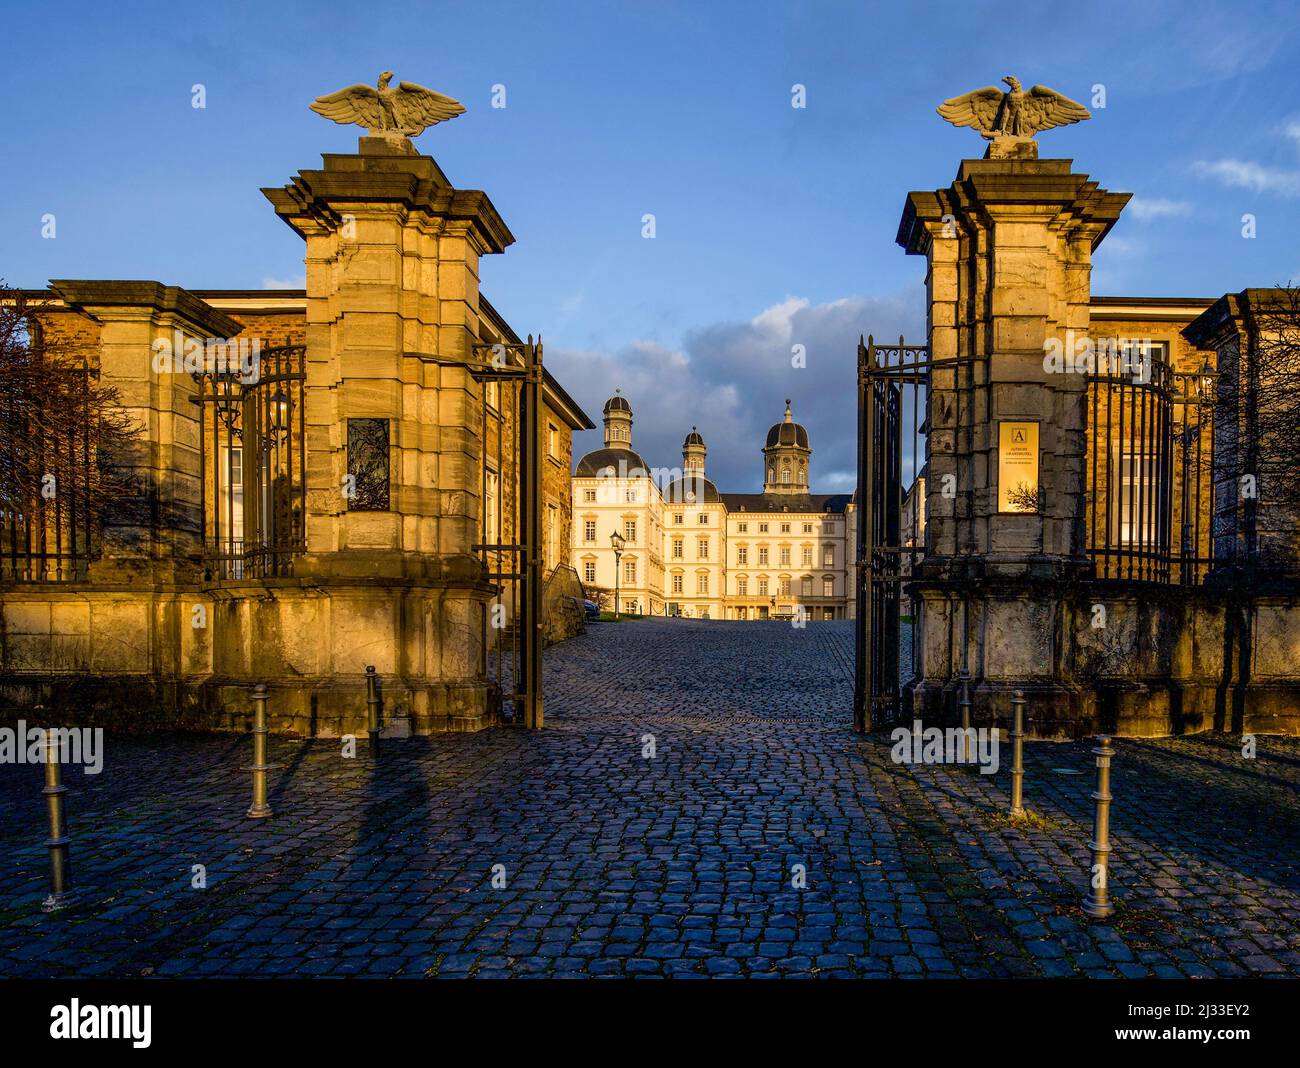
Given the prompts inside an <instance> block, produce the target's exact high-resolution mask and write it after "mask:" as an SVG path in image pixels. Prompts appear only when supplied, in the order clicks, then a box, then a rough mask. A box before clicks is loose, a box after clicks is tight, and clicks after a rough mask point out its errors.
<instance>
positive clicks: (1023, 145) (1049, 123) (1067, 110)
mask: <svg viewBox="0 0 1300 1068" xmlns="http://www.w3.org/2000/svg"><path fill="white" fill-rule="evenodd" d="M1002 80H1003V81H1004V82H1006V83H1007V85H1008V86H1009V87H1010V88H1009V89H1008V90H1007V91H1006V92H1003V91H1002V90H1001V89H999V88H998V87H997V86H994V85H989V86H985V87H984V88H983V89H976V90H975V91H974V92H973V93H967V94H966V95H965V96H955V97H953V98H952V99H951V100H945V101H944V102H943V103H942V104H941V105H939V109H938V110H939V114H940V115H941V116H942V117H943V118H944V119H947V120H948V122H950V123H952V124H953V125H954V126H969V127H971V128H972V129H974V130H978V131H979V134H980V136H981V137H983V138H984V139H985V140H986V141H991V142H993V144H992V145H990V148H989V151H990V155H993V156H1001V155H1006V154H1011V155H1021V156H1031V157H1036V156H1037V154H1038V152H1037V148H1036V147H1034V146H1035V142H1034V140H1033V137H1034V134H1036V133H1038V132H1039V131H1040V130H1050V129H1052V127H1054V126H1068V125H1069V124H1070V123H1072V122H1082V121H1083V120H1084V119H1090V118H1092V113H1091V112H1090V111H1089V110H1088V109H1087V108H1086V107H1084V106H1083V105H1082V104H1079V103H1076V102H1075V101H1073V100H1071V99H1070V98H1069V97H1068V96H1064V95H1062V94H1061V93H1058V92H1057V91H1056V90H1055V89H1048V88H1047V87H1046V86H1043V85H1035V86H1034V87H1033V88H1032V89H1030V90H1029V91H1028V92H1025V91H1024V90H1023V89H1022V88H1021V87H1020V82H1019V80H1018V79H1017V78H1015V77H1013V76H1012V75H1009V74H1008V75H1007V76H1006V77H1005V78H1003V79H1002ZM995 148H997V149H1001V150H1002V151H997V152H995V151H994V149H995ZM1017 150H1018V151H1017Z"/></svg>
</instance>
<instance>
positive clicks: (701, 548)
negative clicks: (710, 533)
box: [695, 538, 709, 560]
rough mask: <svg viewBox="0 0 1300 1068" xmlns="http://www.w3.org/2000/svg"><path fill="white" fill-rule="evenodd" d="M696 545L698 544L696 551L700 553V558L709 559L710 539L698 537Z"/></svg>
mask: <svg viewBox="0 0 1300 1068" xmlns="http://www.w3.org/2000/svg"><path fill="white" fill-rule="evenodd" d="M695 546H696V551H697V553H698V554H699V559H701V560H707V559H708V558H709V539H708V538H696V539H695Z"/></svg>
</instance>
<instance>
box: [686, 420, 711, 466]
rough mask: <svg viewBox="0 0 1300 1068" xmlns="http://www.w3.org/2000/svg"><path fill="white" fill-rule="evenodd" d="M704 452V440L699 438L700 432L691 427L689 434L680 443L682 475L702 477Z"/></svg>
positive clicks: (705, 450)
mask: <svg viewBox="0 0 1300 1068" xmlns="http://www.w3.org/2000/svg"><path fill="white" fill-rule="evenodd" d="M706 452H708V450H707V449H706V448H705V447H704V439H703V438H702V437H700V432H699V431H698V430H697V429H696V428H695V427H691V432H690V433H689V434H687V435H686V440H685V441H683V442H682V474H684V475H703V474H704V454H705V453H706Z"/></svg>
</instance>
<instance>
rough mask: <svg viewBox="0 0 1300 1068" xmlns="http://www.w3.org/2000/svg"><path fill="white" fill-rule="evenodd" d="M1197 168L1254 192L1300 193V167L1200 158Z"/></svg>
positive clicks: (1285, 194) (1284, 194)
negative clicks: (1287, 169) (1288, 168)
mask: <svg viewBox="0 0 1300 1068" xmlns="http://www.w3.org/2000/svg"><path fill="white" fill-rule="evenodd" d="M1193 169H1194V170H1195V171H1196V173H1197V174H1200V175H1202V176H1203V177H1206V178H1212V179H1214V180H1215V181H1217V182H1219V183H1220V184H1222V185H1226V186H1231V187H1236V188H1241V189H1249V190H1251V191H1252V192H1254V193H1277V194H1278V195H1280V196H1284V197H1300V171H1284V170H1279V169H1278V168H1276V167H1265V166H1263V165H1262V164H1259V163H1251V162H1250V161H1249V160H1240V159H1220V160H1210V161H1206V160H1198V161H1197V162H1196V163H1195V164H1193Z"/></svg>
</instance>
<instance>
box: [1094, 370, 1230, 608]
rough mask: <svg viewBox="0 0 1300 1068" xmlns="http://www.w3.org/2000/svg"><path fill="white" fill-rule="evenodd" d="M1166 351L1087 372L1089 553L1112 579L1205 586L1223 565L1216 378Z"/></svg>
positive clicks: (1098, 571) (1097, 569) (1098, 573)
mask: <svg viewBox="0 0 1300 1068" xmlns="http://www.w3.org/2000/svg"><path fill="white" fill-rule="evenodd" d="M1164 351H1165V350H1164V348H1163V346H1160V347H1153V348H1152V349H1150V350H1148V351H1147V352H1146V353H1145V355H1144V356H1143V358H1142V359H1141V360H1138V361H1134V362H1130V363H1128V364H1127V366H1125V367H1124V369H1122V370H1116V371H1113V372H1112V371H1110V370H1107V371H1105V372H1097V373H1092V374H1089V375H1088V379H1087V390H1088V396H1087V406H1088V453H1087V481H1088V495H1087V514H1086V518H1085V524H1086V534H1087V554H1088V557H1089V558H1090V560H1091V561H1092V568H1093V576H1094V577H1095V578H1097V579H1101V580H1103V581H1107V580H1114V581H1122V582H1150V583H1164V584H1178V585H1197V584H1199V583H1200V582H1201V581H1202V580H1203V579H1204V578H1205V576H1206V574H1207V573H1208V572H1209V570H1210V568H1211V567H1212V566H1213V563H1214V560H1213V544H1212V540H1211V533H1210V532H1211V521H1212V494H1211V476H1212V470H1211V457H1212V453H1213V445H1214V414H1215V413H1214V396H1215V376H1214V374H1213V372H1211V371H1209V370H1208V369H1206V370H1202V371H1200V372H1197V373H1186V372H1178V371H1175V370H1174V369H1173V367H1172V366H1171V365H1170V364H1169V363H1168V361H1167V360H1166V359H1165V358H1164Z"/></svg>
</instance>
